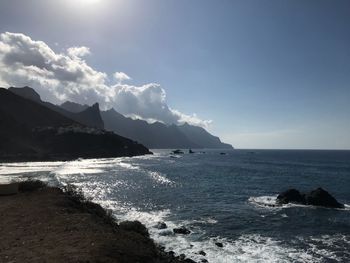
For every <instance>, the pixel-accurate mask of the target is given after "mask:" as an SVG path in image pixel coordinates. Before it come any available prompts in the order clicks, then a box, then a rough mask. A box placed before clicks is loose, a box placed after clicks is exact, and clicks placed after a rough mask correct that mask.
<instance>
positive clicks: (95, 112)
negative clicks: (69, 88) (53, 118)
mask: <svg viewBox="0 0 350 263" xmlns="http://www.w3.org/2000/svg"><path fill="white" fill-rule="evenodd" d="M8 90H9V91H11V92H13V93H15V94H16V95H19V96H21V97H23V98H26V99H29V100H32V101H34V102H37V103H40V104H42V105H43V106H45V107H47V108H49V109H51V110H53V111H56V112H58V113H60V114H62V115H63V116H65V117H67V118H69V119H72V120H75V121H76V122H79V123H81V124H84V125H86V126H89V127H93V128H99V129H103V128H104V124H103V120H102V118H101V114H100V109H99V105H98V104H97V103H96V104H94V105H92V106H91V107H89V106H88V105H80V104H77V103H72V102H67V103H63V104H62V105H63V106H62V105H61V106H57V105H55V104H52V103H50V102H46V101H42V100H41V98H40V95H39V94H38V93H37V92H36V91H35V90H34V89H32V88H30V87H23V88H16V87H10V88H9V89H8ZM66 108H67V109H68V110H67V109H66ZM78 108H79V109H81V111H79V110H77V109H78Z"/></svg>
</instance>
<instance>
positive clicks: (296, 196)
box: [276, 188, 344, 208]
mask: <svg viewBox="0 0 350 263" xmlns="http://www.w3.org/2000/svg"><path fill="white" fill-rule="evenodd" d="M276 202H277V204H280V205H282V204H289V203H293V204H302V205H314V206H322V207H328V208H344V205H343V204H341V203H339V202H338V201H337V200H336V199H335V198H334V197H333V196H332V195H330V194H329V193H328V192H327V191H326V190H324V189H322V188H317V189H315V190H313V191H311V192H309V193H306V194H302V193H300V192H299V191H298V190H296V189H289V190H287V191H285V192H282V193H280V194H279V195H278V196H277V200H276Z"/></svg>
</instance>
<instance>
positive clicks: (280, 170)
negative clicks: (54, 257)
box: [0, 150, 350, 262]
mask: <svg viewBox="0 0 350 263" xmlns="http://www.w3.org/2000/svg"><path fill="white" fill-rule="evenodd" d="M153 152H154V155H147V156H140V157H132V158H127V157H124V158H110V159H79V160H76V161H69V162H27V163H3V164H0V179H1V180H23V179H26V178H36V179H40V180H44V181H46V182H48V183H49V184H51V185H55V186H63V185H66V184H73V185H75V186H77V187H78V188H80V189H81V190H82V191H83V192H84V194H85V195H86V196H87V197H89V198H91V199H92V200H93V201H95V202H97V203H99V204H101V205H102V206H103V207H105V208H108V209H111V210H112V211H113V214H114V215H115V217H116V218H117V219H118V220H139V221H141V222H142V223H144V224H145V225H146V226H147V227H148V228H149V232H150V234H151V237H152V238H153V239H154V240H155V241H156V243H158V244H160V245H162V246H164V247H165V248H166V250H168V251H170V250H172V251H174V252H175V253H176V254H178V255H179V254H182V253H183V254H185V255H186V256H188V257H190V258H192V259H193V260H196V261H198V262H200V261H201V260H202V259H206V260H208V262H349V260H350V206H349V204H350V151H311V150H307V151H306V150H305V151H304V150H225V151H224V150H204V152H203V150H200V151H199V150H198V152H196V153H194V154H188V153H187V151H186V152H185V154H183V155H171V154H170V150H153ZM221 152H224V153H225V154H221ZM317 187H322V188H324V189H326V190H327V191H328V192H330V193H331V194H332V195H333V196H334V197H335V198H336V199H337V200H338V201H340V202H342V203H344V204H346V206H345V209H342V210H341V209H327V208H316V207H311V206H302V205H284V206H282V207H271V206H269V204H273V203H274V202H275V198H276V196H277V195H278V193H279V192H281V191H283V190H286V189H288V188H297V189H299V190H301V191H310V190H313V189H315V188H317ZM158 222H165V223H166V224H167V226H168V227H167V229H158V228H156V227H155V225H156V224H157V223H158ZM180 226H185V227H186V228H188V229H189V230H191V234H190V235H174V234H173V232H172V229H173V228H175V227H180ZM218 242H219V243H222V244H223V247H218V246H217V245H216V244H215V243H218ZM200 251H204V252H205V256H203V255H201V254H199V252H200Z"/></svg>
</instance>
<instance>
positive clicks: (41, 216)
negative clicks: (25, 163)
mask: <svg viewBox="0 0 350 263" xmlns="http://www.w3.org/2000/svg"><path fill="white" fill-rule="evenodd" d="M0 201H1V202H0V218H1V220H0V235H1V237H2V241H1V242H0V261H1V262H159V263H162V262H169V263H170V262H173V263H177V262H193V261H192V260H190V259H185V258H184V257H183V256H182V257H175V256H174V255H173V254H172V253H171V252H170V253H167V252H164V250H163V249H162V248H161V247H158V246H157V245H156V244H155V243H154V242H153V240H152V239H151V238H150V237H149V235H148V231H147V229H146V228H145V227H144V226H143V225H142V224H141V223H139V222H137V221H134V222H128V221H127V222H121V223H117V222H116V221H115V220H114V218H113V217H112V216H111V215H110V214H109V213H108V211H106V210H104V209H103V208H102V207H101V206H100V205H97V204H95V203H92V202H90V201H88V200H85V199H84V198H83V196H82V195H81V193H79V192H76V191H75V190H74V189H68V190H67V189H66V191H63V190H62V189H60V188H56V187H49V186H46V185H44V184H43V183H40V181H34V182H29V183H28V182H27V183H24V184H22V186H21V184H20V191H19V193H18V194H15V195H7V196H0Z"/></svg>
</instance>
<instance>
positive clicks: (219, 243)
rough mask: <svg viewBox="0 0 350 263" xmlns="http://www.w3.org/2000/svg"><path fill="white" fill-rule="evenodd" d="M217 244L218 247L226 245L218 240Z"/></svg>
mask: <svg viewBox="0 0 350 263" xmlns="http://www.w3.org/2000/svg"><path fill="white" fill-rule="evenodd" d="M215 245H216V246H218V247H224V244H222V243H221V242H216V243H215Z"/></svg>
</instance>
